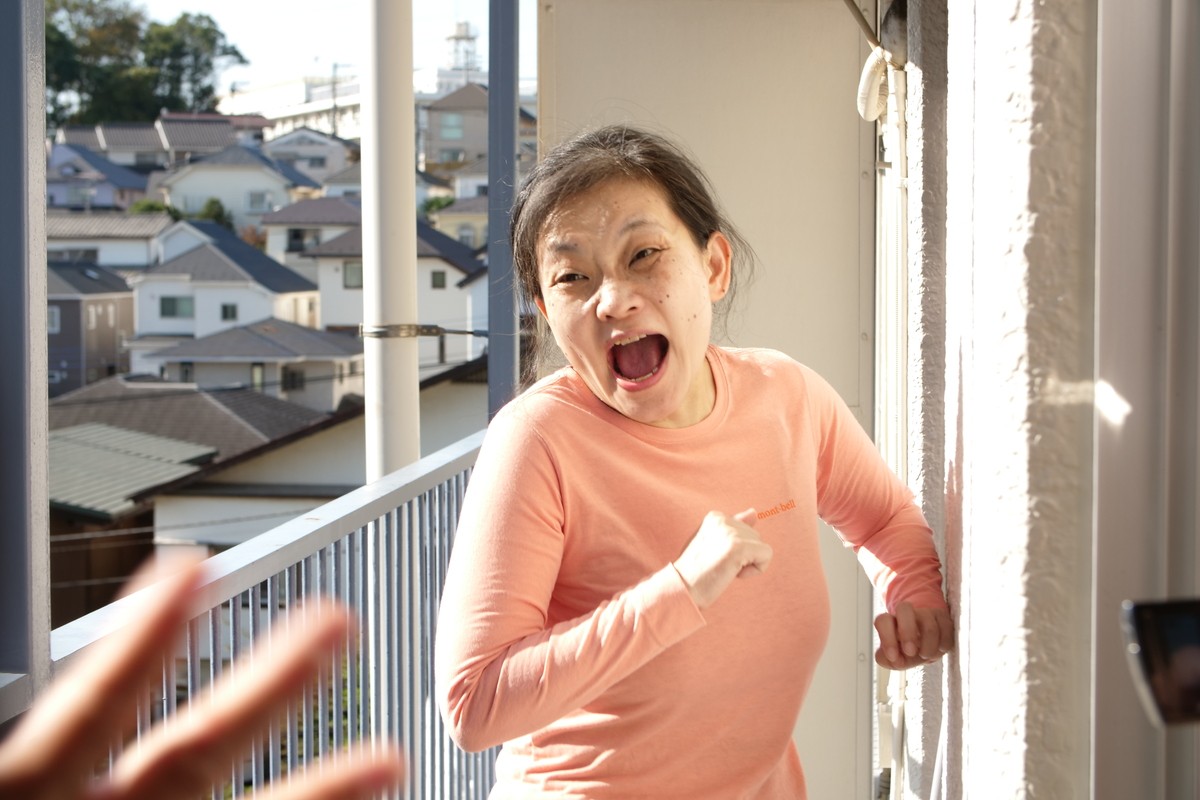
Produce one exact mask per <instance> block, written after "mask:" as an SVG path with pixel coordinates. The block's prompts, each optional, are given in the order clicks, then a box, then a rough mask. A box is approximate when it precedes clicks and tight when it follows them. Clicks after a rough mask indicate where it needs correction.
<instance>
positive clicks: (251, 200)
mask: <svg viewBox="0 0 1200 800" xmlns="http://www.w3.org/2000/svg"><path fill="white" fill-rule="evenodd" d="M246 210H247V211H270V210H271V193H270V192H250V193H248V194H247V195H246Z"/></svg>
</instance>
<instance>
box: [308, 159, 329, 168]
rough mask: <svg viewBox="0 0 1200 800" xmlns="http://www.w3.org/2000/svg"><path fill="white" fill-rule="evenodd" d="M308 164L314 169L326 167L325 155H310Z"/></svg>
mask: <svg viewBox="0 0 1200 800" xmlns="http://www.w3.org/2000/svg"><path fill="white" fill-rule="evenodd" d="M308 166H309V167H310V168H312V169H325V156H309V157H308Z"/></svg>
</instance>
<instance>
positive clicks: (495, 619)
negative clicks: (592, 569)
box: [434, 409, 704, 750]
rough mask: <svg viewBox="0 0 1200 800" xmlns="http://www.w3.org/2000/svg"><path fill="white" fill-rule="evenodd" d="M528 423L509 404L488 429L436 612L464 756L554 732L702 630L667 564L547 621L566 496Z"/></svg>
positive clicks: (448, 695)
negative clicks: (553, 726)
mask: <svg viewBox="0 0 1200 800" xmlns="http://www.w3.org/2000/svg"><path fill="white" fill-rule="evenodd" d="M505 412H509V413H505ZM527 423H528V420H524V419H521V412H520V410H519V409H518V411H517V412H516V413H513V412H511V411H510V409H505V411H502V412H501V413H500V414H498V415H497V417H496V418H495V420H493V422H492V425H491V427H490V428H489V430H488V433H487V436H486V437H485V442H484V445H483V448H482V450H481V452H480V455H479V459H478V461H477V463H476V466H475V469H474V471H473V473H472V476H471V480H470V484H469V486H468V490H467V494H466V497H465V499H464V502H463V508H462V513H461V515H460V517H459V523H458V529H457V532H456V536H455V541H454V546H453V550H452V553H451V557H450V566H449V569H448V572H447V577H446V586H445V590H444V592H443V596H442V599H441V606H440V609H439V613H438V626H437V633H436V640H435V648H434V649H435V685H436V692H437V697H438V703H439V707H440V710H441V712H442V717H443V719H444V720H445V721H446V724H447V726H448V728H449V729H450V732H451V735H452V736H453V737H454V739H455V741H457V742H458V743H459V745H460V746H462V747H463V748H465V749H467V750H482V749H486V748H488V747H492V746H494V745H496V744H499V743H502V742H504V741H508V740H509V739H512V738H515V737H517V736H522V735H525V734H528V733H531V732H533V731H536V730H538V729H540V728H542V727H544V726H546V725H549V724H550V723H552V722H553V721H555V720H556V719H559V718H560V717H562V716H564V715H565V714H567V713H570V712H571V711H573V710H575V709H577V708H580V707H581V706H583V705H585V704H586V703H588V702H589V701H591V700H593V699H594V698H595V697H597V696H598V695H600V694H601V693H602V692H604V691H605V690H606V689H608V688H609V687H611V686H612V685H613V684H615V683H616V682H617V681H619V680H621V679H623V678H625V677H626V676H628V675H629V674H631V673H632V672H634V671H635V670H636V669H638V668H639V667H641V666H642V665H644V664H645V663H646V662H648V661H649V660H650V659H652V658H654V657H655V656H656V655H658V654H659V653H661V652H662V651H663V650H665V649H666V648H668V647H670V646H671V645H673V644H674V643H676V642H678V641H680V640H681V639H683V638H685V637H686V636H688V635H689V634H691V633H692V632H694V631H696V630H697V629H699V628H700V627H702V626H703V625H704V618H703V616H702V615H701V613H700V610H699V609H698V608H697V607H696V604H695V603H694V601H693V600H692V598H691V594H690V593H689V592H688V589H687V586H686V585H685V584H684V582H683V580H682V578H680V576H679V574H678V573H677V572H676V571H675V569H674V567H673V566H672V565H670V564H664V565H663V568H662V569H660V570H659V571H657V572H655V573H653V574H651V575H648V576H646V578H645V580H643V581H642V582H641V583H638V584H637V585H635V586H631V587H629V588H628V589H626V590H624V591H622V592H620V593H618V594H617V595H616V596H614V597H612V598H609V599H607V600H606V601H604V602H602V603H600V604H599V605H598V606H597V608H595V609H594V610H593V611H591V612H590V613H588V614H586V615H584V616H581V617H577V618H575V619H569V620H563V621H560V622H557V623H556V624H550V620H549V613H548V609H549V607H550V601H551V595H552V593H553V591H554V586H555V584H556V582H557V579H558V570H559V565H560V562H561V560H562V554H563V542H564V531H563V510H562V509H563V502H562V492H561V489H560V483H559V481H560V477H559V471H558V469H557V468H556V464H555V461H554V459H553V458H552V456H551V453H550V451H549V448H548V447H547V446H546V444H545V443H544V442H543V441H542V440H541V439H540V438H539V437H538V436H537V435H536V433H535V432H534V431H533V430H532V428H531V426H530V425H529V424H527Z"/></svg>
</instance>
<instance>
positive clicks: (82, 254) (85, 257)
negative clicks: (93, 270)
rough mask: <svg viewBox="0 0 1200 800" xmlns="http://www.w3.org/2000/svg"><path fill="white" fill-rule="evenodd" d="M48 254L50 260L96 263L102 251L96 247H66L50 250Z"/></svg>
mask: <svg viewBox="0 0 1200 800" xmlns="http://www.w3.org/2000/svg"><path fill="white" fill-rule="evenodd" d="M46 255H47V256H48V260H49V261H69V262H70V263H72V264H82V263H89V264H95V263H96V262H97V261H98V260H99V258H100V251H99V250H98V249H96V248H95V247H65V248H62V249H61V250H50V251H49V252H47V253H46Z"/></svg>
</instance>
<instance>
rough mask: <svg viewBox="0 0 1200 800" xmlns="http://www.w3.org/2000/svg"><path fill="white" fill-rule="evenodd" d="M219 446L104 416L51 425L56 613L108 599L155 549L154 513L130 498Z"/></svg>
mask: <svg viewBox="0 0 1200 800" xmlns="http://www.w3.org/2000/svg"><path fill="white" fill-rule="evenodd" d="M216 452H217V451H216V449H215V448H213V447H210V446H207V445H199V444H193V443H191V442H185V441H182V440H179V439H171V438H168V437H165V436H157V435H153V434H147V433H140V432H137V431H131V430H126V429H124V428H117V427H113V426H111V425H105V424H103V423H96V422H91V423H84V424H80V425H73V426H71V427H66V428H58V429H55V430H52V431H50V435H49V478H50V480H49V484H50V486H49V494H50V617H51V623H52V624H53V625H54V626H55V627H57V626H59V625H62V624H64V623H66V622H70V621H71V620H73V619H75V618H77V617H80V616H82V615H84V614H86V613H88V612H90V611H94V610H95V609H97V608H99V607H101V606H103V605H105V604H106V603H109V602H111V601H112V600H113V598H114V597H115V596H116V594H117V592H118V590H119V589H120V588H121V587H122V586H123V585H124V584H125V583H126V582H127V581H128V580H129V577H130V575H132V574H133V573H134V571H135V570H136V569H137V568H138V567H139V566H140V565H141V564H142V563H143V562H144V561H145V560H146V559H147V558H148V557H149V556H151V555H152V554H153V552H154V536H153V530H154V515H153V513H152V511H151V507H150V504H149V503H147V502H146V501H134V500H132V499H131V498H132V497H133V496H134V495H136V494H138V493H139V492H142V491H144V490H146V489H148V488H150V487H153V486H157V485H159V484H161V483H164V482H167V481H171V480H176V479H179V478H181V477H183V476H185V475H188V474H190V473H193V472H195V471H196V470H198V469H200V467H201V465H203V464H207V463H208V462H210V461H211V460H212V459H213V457H214V456H215V455H216Z"/></svg>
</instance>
